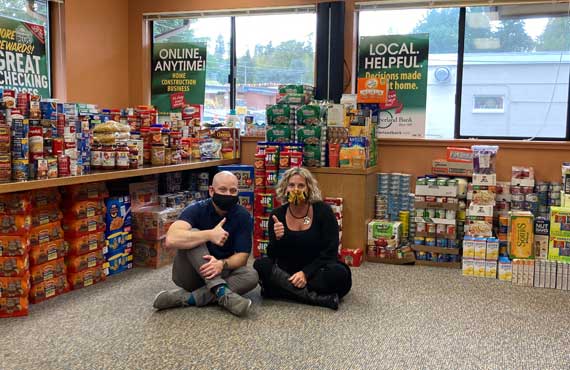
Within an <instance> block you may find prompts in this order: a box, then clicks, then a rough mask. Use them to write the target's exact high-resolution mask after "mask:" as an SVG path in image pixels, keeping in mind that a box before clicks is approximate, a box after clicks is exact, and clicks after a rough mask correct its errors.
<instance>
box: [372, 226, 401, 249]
mask: <svg viewBox="0 0 570 370" xmlns="http://www.w3.org/2000/svg"><path fill="white" fill-rule="evenodd" d="M401 235H402V223H401V222H399V221H398V222H392V221H382V220H372V221H370V222H369V223H368V245H370V244H375V245H381V246H384V247H387V248H397V247H399V246H400V238H401Z"/></svg>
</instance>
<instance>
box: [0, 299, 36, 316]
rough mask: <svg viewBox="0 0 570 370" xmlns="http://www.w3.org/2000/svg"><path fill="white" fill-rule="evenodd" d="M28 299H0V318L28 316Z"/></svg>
mask: <svg viewBox="0 0 570 370" xmlns="http://www.w3.org/2000/svg"><path fill="white" fill-rule="evenodd" d="M28 308H29V302H28V297H13V298H0V317H16V316H26V315H27V314H28Z"/></svg>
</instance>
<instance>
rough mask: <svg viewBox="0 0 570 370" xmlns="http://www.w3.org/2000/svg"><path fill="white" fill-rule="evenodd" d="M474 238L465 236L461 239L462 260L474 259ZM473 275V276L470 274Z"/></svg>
mask: <svg viewBox="0 0 570 370" xmlns="http://www.w3.org/2000/svg"><path fill="white" fill-rule="evenodd" d="M474 241H475V238H474V237H472V236H465V238H464V239H463V258H468V259H472V258H475V244H474ZM471 275H473V274H471Z"/></svg>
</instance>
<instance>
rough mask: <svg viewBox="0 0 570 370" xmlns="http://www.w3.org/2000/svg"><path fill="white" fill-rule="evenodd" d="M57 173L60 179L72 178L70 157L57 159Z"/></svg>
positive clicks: (61, 156) (62, 156)
mask: <svg viewBox="0 0 570 370" xmlns="http://www.w3.org/2000/svg"><path fill="white" fill-rule="evenodd" d="M57 172H58V176H59V177H65V176H71V159H70V158H69V156H68V155H60V156H58V157H57Z"/></svg>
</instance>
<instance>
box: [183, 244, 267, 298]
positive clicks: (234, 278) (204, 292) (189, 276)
mask: <svg viewBox="0 0 570 370" xmlns="http://www.w3.org/2000/svg"><path fill="white" fill-rule="evenodd" d="M209 254H210V252H209V251H208V247H206V245H205V244H202V245H200V246H198V247H196V248H192V249H179V250H178V251H177V252H176V256H175V257H174V263H173V265H172V281H174V284H176V285H178V286H179V287H181V288H182V289H184V290H186V291H188V292H192V295H193V296H194V299H195V300H196V306H205V305H207V304H209V303H211V302H213V301H214V300H215V299H216V296H215V295H214V293H212V291H211V289H212V288H213V287H215V286H218V285H220V284H227V285H228V287H229V288H230V289H231V290H232V291H233V292H235V293H237V294H240V295H241V294H245V293H247V292H249V291H250V290H252V289H253V288H255V287H256V286H257V283H258V281H259V276H258V275H257V271H255V269H253V268H252V267H249V266H242V267H239V268H237V269H235V270H223V271H222V273H221V275H218V276H216V277H215V278H213V279H204V278H203V277H202V276H201V275H200V273H199V272H198V271H200V267H201V266H202V265H204V264H206V263H208V261H207V260H205V259H204V256H206V255H209Z"/></svg>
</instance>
